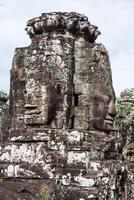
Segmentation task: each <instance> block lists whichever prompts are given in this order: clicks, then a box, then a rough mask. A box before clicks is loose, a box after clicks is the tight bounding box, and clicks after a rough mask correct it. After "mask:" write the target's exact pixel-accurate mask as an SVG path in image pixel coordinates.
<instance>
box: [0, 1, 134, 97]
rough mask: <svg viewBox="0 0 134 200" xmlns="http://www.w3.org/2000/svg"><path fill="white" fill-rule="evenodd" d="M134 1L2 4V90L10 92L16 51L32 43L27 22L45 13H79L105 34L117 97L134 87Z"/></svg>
mask: <svg viewBox="0 0 134 200" xmlns="http://www.w3.org/2000/svg"><path fill="white" fill-rule="evenodd" d="M133 10H134V1H128V0H101V1H100V0H73V1H72V0H49V1H45V0H32V1H30V0H29V1H27V0H12V1H11V0H6V1H4V0H0V26H1V31H0V44H1V45H0V89H5V90H7V91H8V88H9V69H10V66H11V61H12V57H13V52H14V49H15V48H16V47H19V46H27V45H28V44H29V43H30V40H29V39H28V36H27V35H26V32H25V31H24V28H25V24H26V21H27V20H28V19H30V18H33V17H35V16H39V15H41V13H43V12H50V11H76V12H80V13H83V14H85V15H87V16H88V17H89V20H90V21H91V23H92V24H95V25H97V26H98V27H99V30H101V32H102V35H101V36H100V37H99V39H98V42H102V43H103V44H104V45H105V46H106V48H107V49H108V51H109V53H110V59H111V63H112V72H113V82H114V87H115V90H116V93H117V94H119V92H120V91H121V90H123V89H124V88H126V87H134V86H133V73H134V69H133V55H134V46H133V44H134V36H133V34H134V20H133V19H134V12H133Z"/></svg>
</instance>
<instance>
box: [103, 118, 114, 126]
mask: <svg viewBox="0 0 134 200" xmlns="http://www.w3.org/2000/svg"><path fill="white" fill-rule="evenodd" d="M105 122H106V123H108V124H111V125H113V123H114V118H113V117H110V116H109V117H107V118H106V119H105Z"/></svg>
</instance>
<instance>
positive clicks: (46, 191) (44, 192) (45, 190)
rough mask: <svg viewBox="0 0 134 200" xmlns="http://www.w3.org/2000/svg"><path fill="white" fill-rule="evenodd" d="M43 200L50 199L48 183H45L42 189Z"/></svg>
mask: <svg viewBox="0 0 134 200" xmlns="http://www.w3.org/2000/svg"><path fill="white" fill-rule="evenodd" d="M40 196H41V200H50V195H49V189H48V187H47V186H46V185H43V187H42V188H41V191H40Z"/></svg>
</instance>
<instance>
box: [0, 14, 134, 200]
mask: <svg viewBox="0 0 134 200" xmlns="http://www.w3.org/2000/svg"><path fill="white" fill-rule="evenodd" d="M26 31H27V34H28V35H29V37H30V38H31V44H30V45H29V46H28V47H23V48H16V49H15V53H14V58H13V63H12V68H11V80H10V95H9V113H8V115H9V119H8V120H9V121H8V126H6V131H5V132H4V138H3V139H2V140H1V145H0V149H1V151H0V163H1V164H0V175H1V180H2V181H1V182H0V199H1V200H9V199H10V200H27V199H28V200H133V199H134V194H133V188H132V184H130V182H131V183H132V179H133V172H132V173H131V174H130V173H129V172H128V168H127V161H125V159H124V155H123V142H122V140H121V138H122V137H121V135H120V133H119V132H118V130H117V129H116V128H115V126H114V119H115V117H116V114H117V112H116V107H115V100H116V98H115V92H114V89H113V85H112V75H111V67H110V61H109V55H108V52H107V50H106V48H105V47H104V46H103V45H102V44H98V43H96V42H95V40H96V39H97V37H98V35H100V31H99V30H98V27H97V26H94V25H92V24H91V23H90V22H89V21H88V18H87V17H86V16H85V15H83V14H79V13H75V12H71V13H67V12H52V13H43V14H42V15H41V16H40V17H35V18H33V19H31V20H29V21H28V22H27V26H26ZM7 130H8V131H7Z"/></svg>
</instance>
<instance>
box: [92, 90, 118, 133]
mask: <svg viewBox="0 0 134 200" xmlns="http://www.w3.org/2000/svg"><path fill="white" fill-rule="evenodd" d="M109 93H111V94H109ZM89 115H90V129H97V130H105V131H110V130H113V123H114V118H115V116H116V108H115V95H114V92H113V91H112V90H111V91H108V92H105V93H103V94H102V93H100V94H96V95H93V96H91V97H90V111H89Z"/></svg>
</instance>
